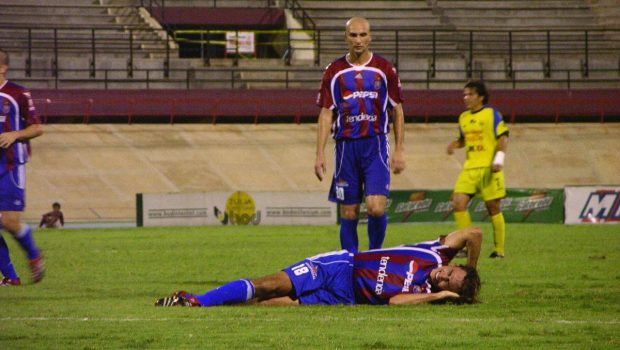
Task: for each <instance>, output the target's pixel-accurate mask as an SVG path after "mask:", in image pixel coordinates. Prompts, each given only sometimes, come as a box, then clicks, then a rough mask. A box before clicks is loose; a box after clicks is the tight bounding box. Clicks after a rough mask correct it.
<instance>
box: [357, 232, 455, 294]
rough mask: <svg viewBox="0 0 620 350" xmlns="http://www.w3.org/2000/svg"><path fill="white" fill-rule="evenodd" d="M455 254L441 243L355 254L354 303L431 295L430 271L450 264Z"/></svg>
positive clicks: (437, 241)
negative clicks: (403, 296)
mask: <svg viewBox="0 0 620 350" xmlns="http://www.w3.org/2000/svg"><path fill="white" fill-rule="evenodd" d="M455 253H456V251H455V250H454V249H452V248H450V247H448V246H445V245H443V244H442V243H441V242H440V240H435V241H429V242H422V243H419V244H415V245H411V246H401V247H396V248H387V249H375V250H369V251H366V252H361V253H357V254H355V256H354V267H353V289H354V291H355V299H356V302H357V303H358V304H374V305H376V304H388V303H389V300H390V298H391V297H393V296H396V295H398V294H422V293H423V294H426V293H431V284H430V281H429V276H430V273H431V271H432V270H433V269H435V268H437V267H440V266H443V265H445V264H447V263H449V262H450V260H451V259H452V257H454V255H455Z"/></svg>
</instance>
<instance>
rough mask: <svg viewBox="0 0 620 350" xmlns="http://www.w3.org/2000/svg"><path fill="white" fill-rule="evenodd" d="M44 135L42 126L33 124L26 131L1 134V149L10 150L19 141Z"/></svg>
mask: <svg viewBox="0 0 620 350" xmlns="http://www.w3.org/2000/svg"><path fill="white" fill-rule="evenodd" d="M42 134H43V128H42V127H41V124H31V125H28V127H26V128H25V129H22V130H17V131H9V132H3V133H1V134H0V147H2V148H8V147H9V146H11V145H12V144H13V142H15V141H17V140H23V141H25V140H30V139H33V138H35V137H37V136H40V135H42Z"/></svg>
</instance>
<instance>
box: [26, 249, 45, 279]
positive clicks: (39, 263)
mask: <svg viewBox="0 0 620 350" xmlns="http://www.w3.org/2000/svg"><path fill="white" fill-rule="evenodd" d="M28 263H29V265H30V278H31V279H32V282H33V283H39V282H41V280H42V279H43V276H44V275H45V262H44V261H43V254H39V256H38V257H36V258H34V259H30V261H29V262H28Z"/></svg>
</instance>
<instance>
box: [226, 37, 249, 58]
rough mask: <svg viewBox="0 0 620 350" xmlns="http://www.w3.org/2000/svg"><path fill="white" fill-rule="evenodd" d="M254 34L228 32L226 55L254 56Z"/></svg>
mask: <svg viewBox="0 0 620 350" xmlns="http://www.w3.org/2000/svg"><path fill="white" fill-rule="evenodd" d="M255 52H256V47H255V45H254V32H226V54H240V55H247V54H250V55H254V53H255Z"/></svg>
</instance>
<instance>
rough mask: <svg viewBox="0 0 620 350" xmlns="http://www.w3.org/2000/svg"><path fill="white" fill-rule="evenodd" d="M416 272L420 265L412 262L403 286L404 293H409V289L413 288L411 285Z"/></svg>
mask: <svg viewBox="0 0 620 350" xmlns="http://www.w3.org/2000/svg"><path fill="white" fill-rule="evenodd" d="M416 271H418V265H417V264H416V263H415V261H413V260H411V261H410V262H409V271H407V278H405V283H404V284H403V289H402V292H403V293H406V292H408V291H409V287H411V283H412V282H413V276H414V275H415V273H416Z"/></svg>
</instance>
